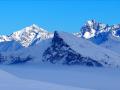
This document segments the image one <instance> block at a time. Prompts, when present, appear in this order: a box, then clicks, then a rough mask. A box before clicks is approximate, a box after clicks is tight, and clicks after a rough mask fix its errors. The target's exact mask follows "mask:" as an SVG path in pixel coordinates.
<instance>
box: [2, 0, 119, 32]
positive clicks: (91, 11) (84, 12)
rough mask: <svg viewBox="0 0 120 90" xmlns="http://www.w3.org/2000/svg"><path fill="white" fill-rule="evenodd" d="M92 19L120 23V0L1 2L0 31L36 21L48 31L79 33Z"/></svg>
mask: <svg viewBox="0 0 120 90" xmlns="http://www.w3.org/2000/svg"><path fill="white" fill-rule="evenodd" d="M90 19H96V20H97V21H99V22H103V23H108V24H117V23H120V1H119V0H118V1H117V0H116V1H115V0H45V1H44V0H35V1H33V0H21V1H15V0H5V1H4V0H2V1H0V34H11V33H12V32H14V31H17V30H20V29H22V28H24V27H26V26H29V25H32V24H33V23H34V24H37V25H39V26H40V27H42V28H44V29H46V30H48V31H54V30H59V31H66V32H78V31H79V30H80V27H81V26H82V25H83V24H84V23H85V22H86V21H87V20H90Z"/></svg>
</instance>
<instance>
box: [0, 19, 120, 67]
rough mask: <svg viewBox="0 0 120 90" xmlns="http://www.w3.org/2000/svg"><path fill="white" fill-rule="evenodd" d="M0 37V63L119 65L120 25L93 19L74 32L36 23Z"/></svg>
mask: <svg viewBox="0 0 120 90" xmlns="http://www.w3.org/2000/svg"><path fill="white" fill-rule="evenodd" d="M76 36H77V37H76ZM0 41H1V42H0V51H1V53H0V63H3V64H17V63H25V62H32V63H33V62H37V63H53V64H66V65H86V66H99V67H102V66H103V67H120V61H119V58H120V55H119V53H118V52H119V50H118V47H120V46H119V25H114V26H109V25H106V24H102V23H97V22H96V21H95V20H91V21H88V22H87V23H86V24H85V25H84V26H83V27H82V28H81V31H80V32H79V33H76V34H75V35H73V34H70V33H67V32H59V31H55V32H54V33H50V32H48V31H46V30H44V29H42V28H40V27H38V26H37V25H35V24H33V25H32V26H30V27H26V28H24V29H22V30H20V31H17V32H14V33H12V34H11V35H8V36H5V35H2V36H1V38H0ZM91 41H92V42H93V43H92V42H91ZM99 45H100V46H99ZM101 46H103V47H101ZM115 46H116V47H115ZM104 47H105V48H104ZM108 48H109V49H108ZM112 49H114V50H112ZM96 53H97V54H96Z"/></svg>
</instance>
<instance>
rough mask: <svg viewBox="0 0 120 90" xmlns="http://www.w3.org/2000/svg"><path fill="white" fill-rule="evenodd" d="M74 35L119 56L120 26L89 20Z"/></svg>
mask: <svg viewBox="0 0 120 90" xmlns="http://www.w3.org/2000/svg"><path fill="white" fill-rule="evenodd" d="M75 35H76V36H77V37H82V38H84V39H87V40H90V41H92V42H93V43H95V44H97V45H100V46H102V47H105V48H108V49H110V50H112V51H115V52H117V53H119V54H120V50H119V48H120V24H115V25H108V24H103V23H99V22H96V21H95V20H89V21H87V23H86V24H85V25H84V26H82V28H81V29H80V32H79V33H75Z"/></svg>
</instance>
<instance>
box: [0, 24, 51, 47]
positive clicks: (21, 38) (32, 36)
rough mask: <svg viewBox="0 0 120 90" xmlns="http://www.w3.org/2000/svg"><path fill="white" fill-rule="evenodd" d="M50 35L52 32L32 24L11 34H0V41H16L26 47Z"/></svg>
mask: <svg viewBox="0 0 120 90" xmlns="http://www.w3.org/2000/svg"><path fill="white" fill-rule="evenodd" d="M51 37H53V34H52V33H49V32H48V31H46V30H44V29H42V28H40V27H38V26H37V25H35V24H33V25H31V26H29V27H26V28H24V29H22V30H20V31H17V32H14V33H12V34H11V35H8V36H5V35H1V36H0V42H6V41H17V42H19V43H20V44H21V45H22V46H24V47H28V46H30V45H32V44H35V43H37V42H38V41H41V40H45V39H48V38H51Z"/></svg>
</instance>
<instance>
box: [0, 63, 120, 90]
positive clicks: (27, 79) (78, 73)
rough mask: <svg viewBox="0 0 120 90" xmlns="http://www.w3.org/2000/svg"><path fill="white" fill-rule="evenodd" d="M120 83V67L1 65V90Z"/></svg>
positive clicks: (103, 88) (105, 87)
mask: <svg viewBox="0 0 120 90" xmlns="http://www.w3.org/2000/svg"><path fill="white" fill-rule="evenodd" d="M13 75H14V76H13ZM119 84H120V70H119V69H112V68H95V67H94V68H92V67H91V68H90V67H89V68H87V67H80V66H61V65H50V64H34V65H33V64H19V65H0V90H89V89H90V90H91V89H92V90H120V85H119ZM82 88H83V89H82ZM84 88H87V89H84Z"/></svg>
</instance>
